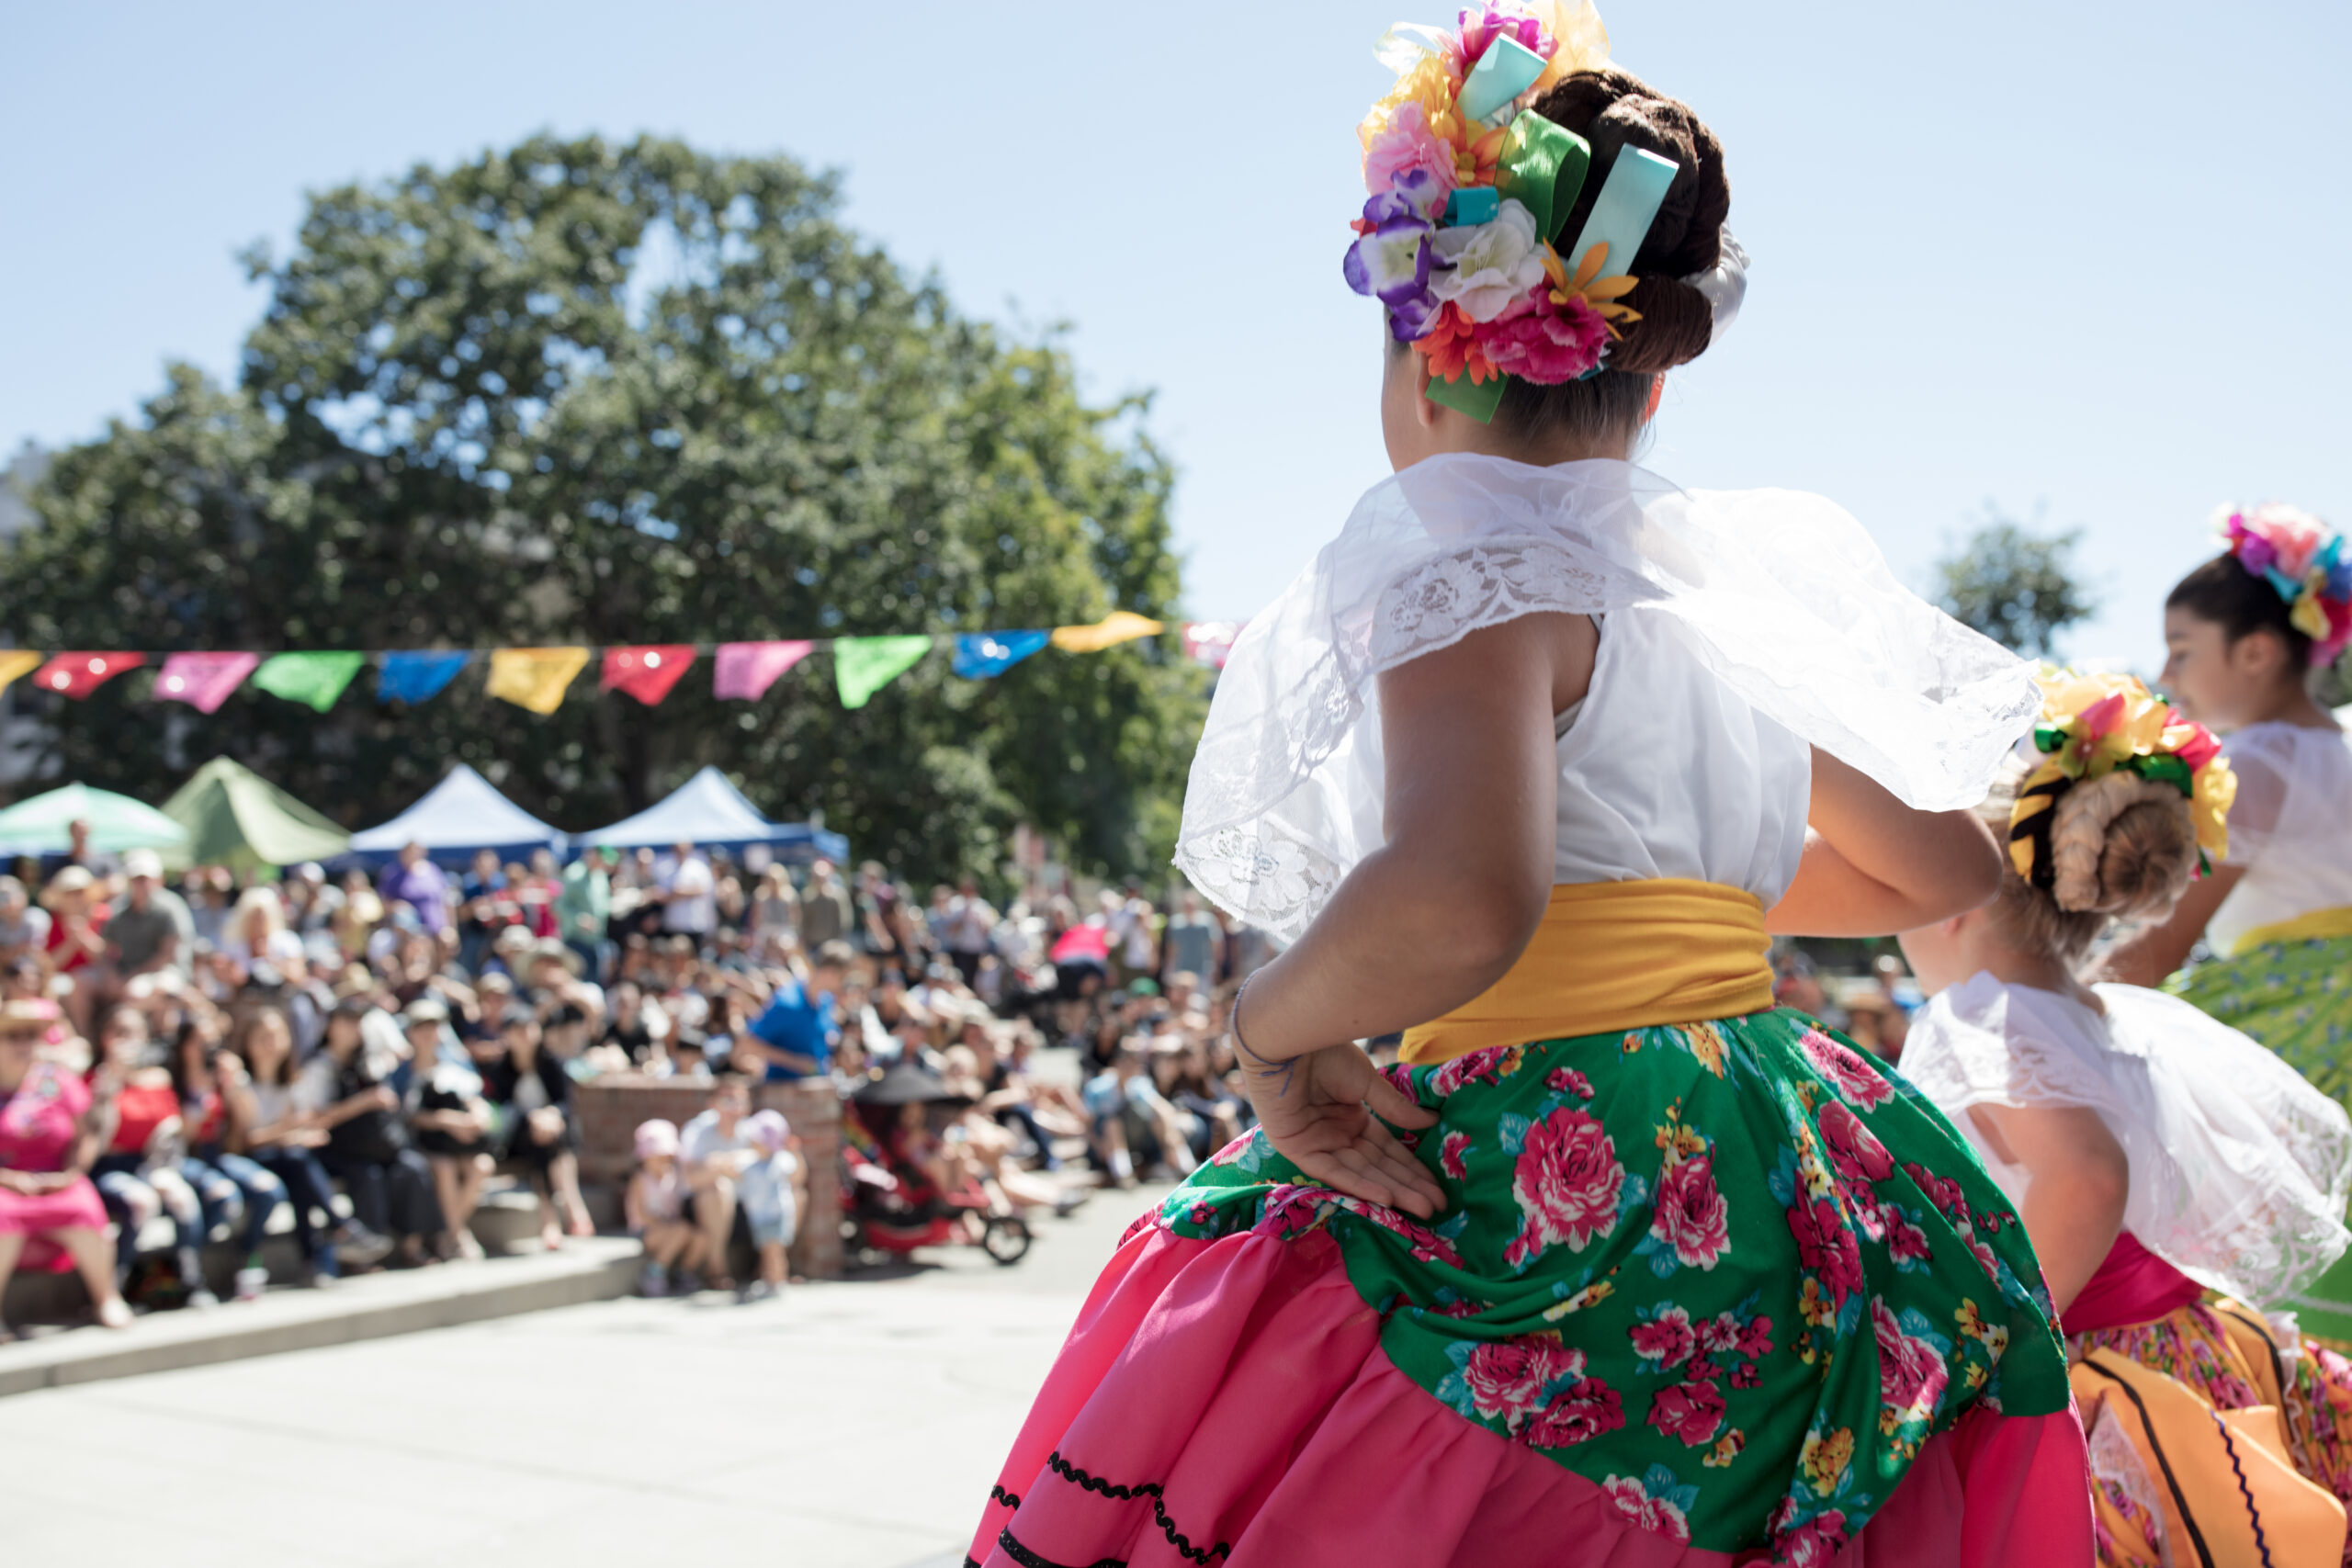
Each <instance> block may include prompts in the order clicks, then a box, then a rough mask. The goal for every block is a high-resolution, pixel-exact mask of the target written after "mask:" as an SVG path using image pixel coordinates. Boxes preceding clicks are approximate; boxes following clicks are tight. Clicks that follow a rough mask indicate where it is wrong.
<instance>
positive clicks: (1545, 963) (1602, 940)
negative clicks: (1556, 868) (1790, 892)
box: [1401, 877, 1772, 1064]
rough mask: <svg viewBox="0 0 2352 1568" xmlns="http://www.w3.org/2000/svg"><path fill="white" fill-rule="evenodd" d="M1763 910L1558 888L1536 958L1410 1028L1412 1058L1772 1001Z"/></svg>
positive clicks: (1669, 891) (1743, 898)
mask: <svg viewBox="0 0 2352 1568" xmlns="http://www.w3.org/2000/svg"><path fill="white" fill-rule="evenodd" d="M1771 945H1772V939H1771V938H1770V936H1768V935H1766V934H1765V931H1764V905H1763V902H1762V901H1761V900H1760V899H1758V897H1756V895H1754V894H1753V893H1747V892H1744V891H1742V890H1741V889H1739V888H1736V887H1725V886H1722V885H1720V884H1718V883H1713V882H1690V881H1684V880H1681V879H1679V878H1675V877H1658V878H1654V879H1651V880H1647V881H1642V882H1601V883H1583V884H1577V885H1573V886H1561V887H1555V888H1553V889H1552V901H1551V903H1550V905H1549V906H1548V907H1547V908H1545V909H1544V921H1543V924H1541V925H1540V926H1538V927H1537V928H1536V931H1535V936H1534V938H1533V940H1532V941H1531V942H1528V944H1527V951H1525V952H1524V953H1521V954H1520V955H1519V961H1518V962H1517V963H1515V964H1512V965H1511V966H1510V972H1509V973H1508V974H1506V975H1505V976H1503V977H1502V978H1501V979H1499V980H1498V981H1496V982H1495V983H1494V984H1493V985H1492V986H1489V987H1487V989H1486V990H1484V991H1482V992H1480V993H1479V994H1478V995H1477V996H1476V997H1473V998H1470V1000H1468V1001H1466V1002H1464V1003H1463V1004H1462V1005H1461V1006H1460V1007H1458V1008H1455V1009H1454V1010H1453V1011H1452V1012H1449V1013H1447V1014H1446V1015H1445V1016H1444V1017H1443V1018H1441V1019H1437V1020H1434V1021H1430V1022H1429V1023H1424V1024H1421V1025H1419V1027H1418V1028H1414V1029H1408V1030H1407V1031H1406V1032H1405V1045H1404V1049H1403V1051H1402V1053H1401V1055H1402V1056H1403V1058H1404V1060H1406V1061H1408V1062H1410V1063H1415V1064H1419V1063H1424V1062H1442V1061H1446V1060H1449V1059H1451V1058H1453V1057H1455V1056H1459V1055H1464V1054H1465V1053H1467V1052H1471V1051H1480V1050H1484V1049H1485V1048H1487V1046H1489V1045H1523V1044H1528V1043H1532V1042H1534V1041H1538V1040H1570V1039H1574V1038H1576V1037H1577V1036H1578V1035H1585V1034H1614V1033H1617V1032H1621V1031H1623V1030H1628V1029H1649V1028H1654V1027H1657V1025H1660V1024H1668V1023H1702V1022H1705V1021H1708V1020H1710V1019H1717V1018H1736V1017H1738V1016H1740V1015H1741V1014H1743V1013H1751V1012H1762V1011H1764V1010H1766V1009H1768V1008H1770V1007H1771V1005H1772V965H1771V964H1770V962H1769V961H1767V959H1766V957H1765V954H1766V953H1768V952H1769V951H1770V948H1771Z"/></svg>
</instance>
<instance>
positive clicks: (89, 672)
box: [33, 653, 147, 702]
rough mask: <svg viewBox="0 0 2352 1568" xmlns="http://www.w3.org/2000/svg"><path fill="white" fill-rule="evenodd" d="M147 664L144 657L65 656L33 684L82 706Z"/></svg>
mask: <svg viewBox="0 0 2352 1568" xmlns="http://www.w3.org/2000/svg"><path fill="white" fill-rule="evenodd" d="M146 662H147V656H146V655H145V654H143V653H61V654H59V655H58V656H57V657H56V658H54V659H52V660H50V661H49V662H48V663H46V664H44V665H42V666H41V667H40V673H39V674H37V675H35V676H34V677H33V684H34V685H36V686H38V687H40V689H41V690H42V691H44V692H62V693H64V694H66V695H67V696H69V697H72V698H74V700H75V701H76V702H79V701H80V700H81V699H82V698H84V697H86V696H88V695H89V694H91V693H92V692H95V691H96V690H97V689H98V688H99V687H100V686H103V685H105V684H106V683H107V682H108V681H111V680H113V679H114V678H115V677H116V676H117V675H119V674H121V673H122V672H123V671H126V670H136V669H138V668H139V667H140V666H141V665H142V664H144V663H146Z"/></svg>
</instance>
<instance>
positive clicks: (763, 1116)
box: [735, 1111, 804, 1302]
mask: <svg viewBox="0 0 2352 1568" xmlns="http://www.w3.org/2000/svg"><path fill="white" fill-rule="evenodd" d="M743 1136H744V1139H745V1141H746V1142H748V1143H749V1144H750V1145H751V1146H752V1157H751V1159H750V1160H749V1161H747V1162H746V1163H745V1164H744V1166H743V1168H742V1171H741V1173H740V1174H739V1175H738V1176H737V1177H736V1179H735V1190H736V1195H737V1199H738V1201H740V1202H741V1204H742V1208H743V1218H744V1220H745V1221H746V1223H748V1224H750V1226H751V1230H752V1248H753V1250H755V1251H756V1252H757V1253H758V1254H759V1259H760V1277H759V1278H758V1279H756V1280H752V1282H751V1283H750V1284H748V1285H746V1286H744V1287H743V1299H744V1300H745V1301H747V1302H758V1301H766V1300H769V1299H770V1298H772V1297H775V1296H776V1295H779V1294H781V1293H782V1292H783V1290H784V1282H785V1277H786V1267H785V1250H786V1248H787V1247H790V1246H791V1245H792V1240H793V1237H794V1236H795V1235H797V1234H798V1232H799V1228H800V1211H801V1209H802V1207H803V1198H804V1194H803V1192H802V1187H801V1175H800V1160H799V1158H798V1156H796V1155H795V1154H794V1153H793V1152H792V1150H791V1148H790V1146H789V1145H792V1144H793V1143H795V1142H797V1140H796V1139H795V1138H794V1137H793V1136H792V1127H791V1124H790V1123H789V1122H786V1121H785V1119H784V1113H783V1112H782V1111H754V1112H753V1113H752V1114H751V1115H749V1116H746V1117H745V1118H743Z"/></svg>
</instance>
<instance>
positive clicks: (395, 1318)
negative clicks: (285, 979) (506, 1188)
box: [0, 1236, 639, 1396]
mask: <svg viewBox="0 0 2352 1568" xmlns="http://www.w3.org/2000/svg"><path fill="white" fill-rule="evenodd" d="M638 1267H639V1247H638V1244H637V1243H636V1242H635V1241H632V1240H630V1239H628V1238H627V1237H623V1236H597V1237H594V1238H591V1239H588V1240H582V1241H571V1242H567V1243H566V1244H565V1245H564V1247H563V1249H562V1250H561V1251H560V1252H535V1253H532V1254H529V1255H527V1256H518V1257H513V1258H491V1259H486V1260H484V1261H482V1262H480V1263H445V1264H440V1265H438V1266H436V1267H434V1268H429V1269H400V1270H391V1271H388V1272H384V1273H379V1274H368V1275H362V1276H360V1277H358V1278H356V1279H351V1280H342V1281H340V1282H339V1283H337V1284H336V1285H334V1287H332V1288H330V1289H325V1290H272V1291H270V1292H268V1293H267V1294H266V1295H265V1296H263V1297H262V1298H261V1299H260V1300H259V1301H255V1302H232V1303H224V1304H223V1305H221V1306H219V1307H216V1308H213V1309H211V1310H210V1311H206V1312H192V1311H181V1312H164V1313H151V1314H146V1315H144V1316H142V1317H141V1318H140V1319H139V1321H138V1322H136V1323H135V1324H133V1325H131V1326H130V1327H129V1328H127V1329H124V1330H122V1331H121V1332H119V1333H115V1332H110V1331H108V1330H106V1329H103V1328H77V1329H51V1330H48V1331H46V1332H40V1333H37V1334H36V1335H34V1336H33V1337H30V1338H28V1339H20V1340H18V1341H17V1342H16V1343H14V1344H6V1343H0V1396H5V1395H7V1394H12V1393H28V1392H30V1391H31V1390H34V1389H38V1388H55V1387H59V1386H62V1385H63V1384H66V1383H76V1382H98V1381H100V1380H102V1379H107V1378H124V1377H133V1376H137V1375H139V1374H141V1373H144V1372H160V1371H174V1370H175V1369H177V1368H181V1367H198V1366H209V1365H210V1364H212V1363H214V1362H218V1361H233V1360H241V1359H245V1358H248V1357H253V1356H273V1355H277V1354H278V1353H279V1352H281V1351H286V1350H308V1349H312V1348H316V1347H319V1346H322V1345H342V1344H348V1343H351V1342H353V1341H355V1340H361V1339H379V1338H383V1337H387V1336H390V1335H394V1334H413V1333H417V1332H419V1331H420V1330H423V1329H427V1328H447V1327H449V1326H451V1325H455V1324H460V1323H474V1322H478V1321H480V1320H481V1319H483V1318H492V1317H507V1316H512V1315H514V1314H518V1313H526V1312H543V1311H545V1310H547V1309H548V1308H550V1307H560V1306H573V1305H577V1304H578V1303H582V1302H595V1301H608V1300H611V1299H612V1298H614V1297H616V1296H622V1295H626V1294H628V1291H629V1289H630V1287H631V1286H632V1285H633V1284H634V1283H635V1282H636V1280H637V1271H638ZM12 1295H13V1292H12Z"/></svg>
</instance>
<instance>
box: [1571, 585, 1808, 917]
mask: <svg viewBox="0 0 2352 1568" xmlns="http://www.w3.org/2000/svg"><path fill="white" fill-rule="evenodd" d="M1598 622H1599V625H1600V654H1599V657H1598V658H1597V659H1596V660H1595V661H1594V664H1593V671H1592V684H1591V687H1590V689H1589V691H1588V692H1587V694H1586V695H1585V698H1584V700H1583V701H1582V702H1581V703H1579V704H1577V706H1576V708H1575V709H1574V710H1573V712H1571V713H1568V714H1563V715H1561V716H1560V722H1559V724H1558V726H1557V728H1558V730H1559V737H1560V739H1559V757H1560V783H1559V790H1560V804H1559V833H1558V838H1557V840H1556V841H1555V851H1554V855H1553V862H1552V880H1553V881H1554V882H1555V883H1561V884H1570V883H1587V882H1632V881H1638V880H1641V879H1644V878H1647V877H1659V876H1672V877H1683V878H1688V879H1690V880H1692V881H1698V882H1717V883H1722V884H1723V885H1724V886H1729V887H1739V888H1744V889H1746V890H1747V892H1750V893H1753V894H1755V895H1756V897H1758V898H1759V899H1761V900H1762V901H1763V903H1764V905H1765V907H1766V908H1770V907H1771V906H1772V905H1774V904H1777V903H1779V902H1780V900H1781V894H1783V893H1785V892H1787V891H1788V888H1789V884H1790V883H1791V882H1792V881H1793V880H1795V877H1796V874H1797V860H1798V857H1799V856H1800V855H1802V854H1803V853H1804V824H1805V811H1806V807H1807V806H1808V805H1809V804H1810V799H1811V794H1812V783H1813V770H1812V750H1811V749H1810V748H1809V747H1807V746H1806V745H1805V743H1804V741H1802V740H1799V739H1797V738H1796V737H1795V736H1794V735H1792V734H1790V733H1789V731H1788V730H1787V729H1785V728H1782V727H1781V726H1780V725H1778V724H1776V723H1774V722H1773V721H1772V720H1770V719H1769V718H1766V717H1765V716H1763V715H1761V714H1759V713H1758V712H1757V711H1756V710H1755V709H1754V708H1752V707H1750V706H1749V705H1747V703H1746V702H1744V701H1742V700H1741V699H1740V697H1739V696H1737V695H1736V694H1735V693H1733V692H1732V690H1731V689H1730V688H1729V687H1727V686H1725V685H1724V683H1723V682H1721V681H1720V680H1717V679H1716V678H1715V677H1714V675H1713V674H1712V673H1710V672H1709V671H1708V670H1707V668H1706V666H1704V665H1703V664H1702V663H1700V661H1699V660H1698V657H1697V655H1696V654H1695V653H1693V652H1692V651H1691V649H1690V648H1689V646H1688V638H1689V634H1688V633H1687V632H1686V631H1684V630H1683V629H1682V627H1681V626H1679V624H1678V623H1677V622H1676V621H1675V620H1673V619H1672V618H1671V617H1669V616H1666V615H1658V614H1657V613H1655V612H1650V611H1645V610H1643V609H1639V608H1635V609H1632V610H1626V611H1622V612H1620V613H1619V614H1617V615H1606V616H1601V617H1598ZM1571 721H1572V722H1571Z"/></svg>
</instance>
